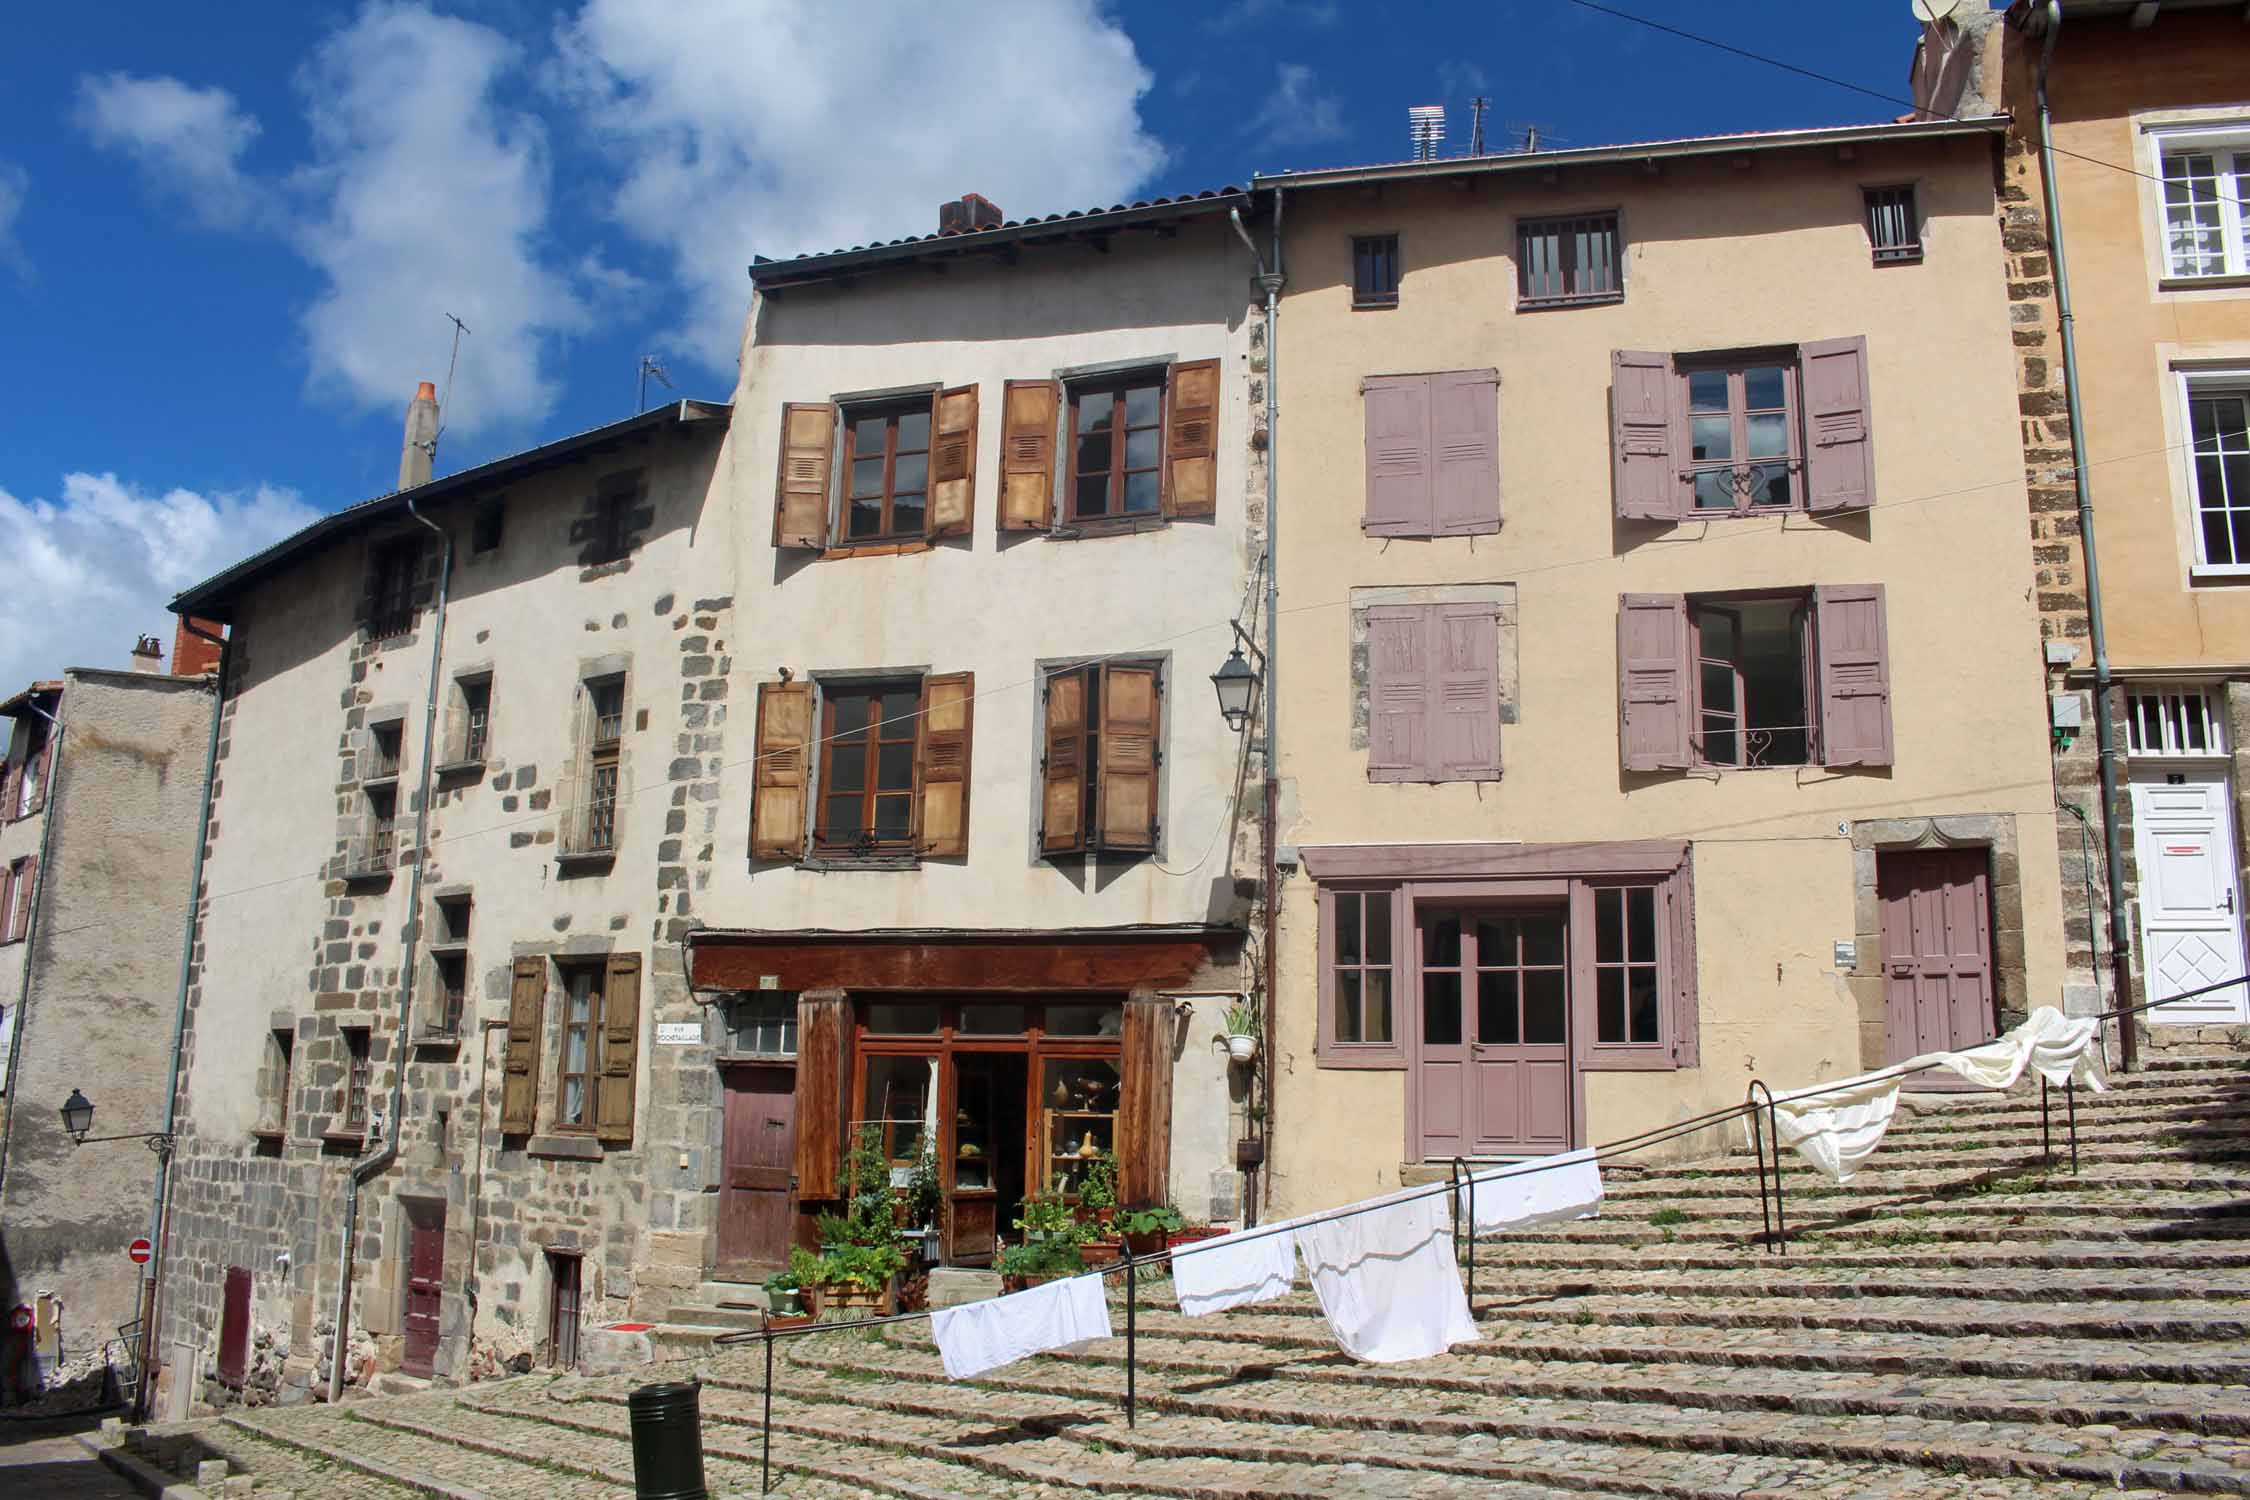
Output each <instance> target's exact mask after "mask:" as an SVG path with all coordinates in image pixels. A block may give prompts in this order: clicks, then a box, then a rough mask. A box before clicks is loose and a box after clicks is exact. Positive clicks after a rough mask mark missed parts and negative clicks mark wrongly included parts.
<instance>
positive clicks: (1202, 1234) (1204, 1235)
mask: <svg viewBox="0 0 2250 1500" xmlns="http://www.w3.org/2000/svg"><path fill="white" fill-rule="evenodd" d="M1231 1233H1233V1231H1232V1230H1230V1229H1228V1228H1227V1227H1226V1225H1224V1224H1200V1223H1187V1224H1178V1225H1175V1226H1173V1227H1172V1228H1171V1229H1170V1230H1168V1231H1166V1233H1165V1235H1164V1248H1165V1249H1167V1250H1177V1249H1179V1248H1180V1246H1182V1245H1192V1244H1194V1243H1195V1242H1196V1241H1197V1240H1211V1239H1217V1238H1218V1237H1219V1236H1220V1235H1222V1234H1231Z"/></svg>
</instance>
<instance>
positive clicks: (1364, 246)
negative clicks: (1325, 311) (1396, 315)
mask: <svg viewBox="0 0 2250 1500" xmlns="http://www.w3.org/2000/svg"><path fill="white" fill-rule="evenodd" d="M1352 306H1354V307H1396V306H1398V236H1397V235H1395V234H1364V235H1360V236H1357V237H1356V238H1354V239H1353V240H1352Z"/></svg>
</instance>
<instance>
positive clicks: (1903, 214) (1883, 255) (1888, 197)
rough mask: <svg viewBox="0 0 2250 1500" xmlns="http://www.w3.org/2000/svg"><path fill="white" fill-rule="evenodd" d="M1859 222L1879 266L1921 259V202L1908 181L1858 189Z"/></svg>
mask: <svg viewBox="0 0 2250 1500" xmlns="http://www.w3.org/2000/svg"><path fill="white" fill-rule="evenodd" d="M1859 196H1860V210H1861V212H1860V221H1861V222H1862V223H1863V224H1864V225H1865V226H1866V228H1867V246H1868V249H1869V251H1870V252H1871V253H1872V254H1873V255H1874V257H1875V264H1876V265H1879V266H1899V265H1912V264H1914V263H1915V262H1917V261H1919V260H1920V259H1921V258H1922V205H1921V201H1920V199H1919V198H1918V197H1917V195H1916V194H1915V191H1914V184H1913V183H1911V182H1896V183H1887V184H1884V185H1882V186H1879V187H1863V188H1861V189H1860V190H1859Z"/></svg>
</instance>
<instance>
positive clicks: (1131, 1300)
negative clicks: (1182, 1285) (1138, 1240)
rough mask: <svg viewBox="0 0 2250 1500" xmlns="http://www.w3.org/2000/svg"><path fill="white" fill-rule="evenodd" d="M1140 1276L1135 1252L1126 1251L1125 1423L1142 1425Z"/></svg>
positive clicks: (1128, 1425)
mask: <svg viewBox="0 0 2250 1500" xmlns="http://www.w3.org/2000/svg"><path fill="white" fill-rule="evenodd" d="M1140 1300H1141V1299H1140V1278H1139V1275H1138V1272H1137V1262H1136V1260H1135V1257H1134V1255H1133V1252H1132V1251H1130V1250H1127V1251H1126V1252H1125V1425H1126V1426H1127V1427H1137V1426H1139V1425H1140V1422H1139V1414H1138V1412H1137V1411H1136V1409H1135V1408H1136V1406H1137V1404H1138V1397H1139V1394H1140V1393H1139V1391H1138V1390H1137V1389H1136V1384H1137V1382H1136V1379H1135V1377H1136V1375H1137V1373H1138V1368H1137V1366H1138V1356H1139V1349H1138V1347H1137V1346H1138V1342H1139V1339H1140Z"/></svg>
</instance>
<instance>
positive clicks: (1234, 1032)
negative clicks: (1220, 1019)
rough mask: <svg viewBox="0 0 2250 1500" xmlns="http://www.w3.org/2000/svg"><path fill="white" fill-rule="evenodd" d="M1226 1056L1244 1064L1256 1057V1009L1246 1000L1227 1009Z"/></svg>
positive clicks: (1237, 1002) (1236, 1002)
mask: <svg viewBox="0 0 2250 1500" xmlns="http://www.w3.org/2000/svg"><path fill="white" fill-rule="evenodd" d="M1226 1024H1227V1056H1228V1057H1230V1058H1232V1059H1233V1060H1234V1061H1236V1062H1238V1063H1246V1062H1248V1061H1250V1059H1251V1058H1253V1057H1256V1056H1257V1055H1258V1007H1257V1006H1256V1005H1255V1004H1253V1003H1251V1001H1249V1000H1248V999H1242V1000H1237V1001H1235V1003H1234V1004H1232V1005H1230V1006H1228V1007H1227V1022H1226Z"/></svg>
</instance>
